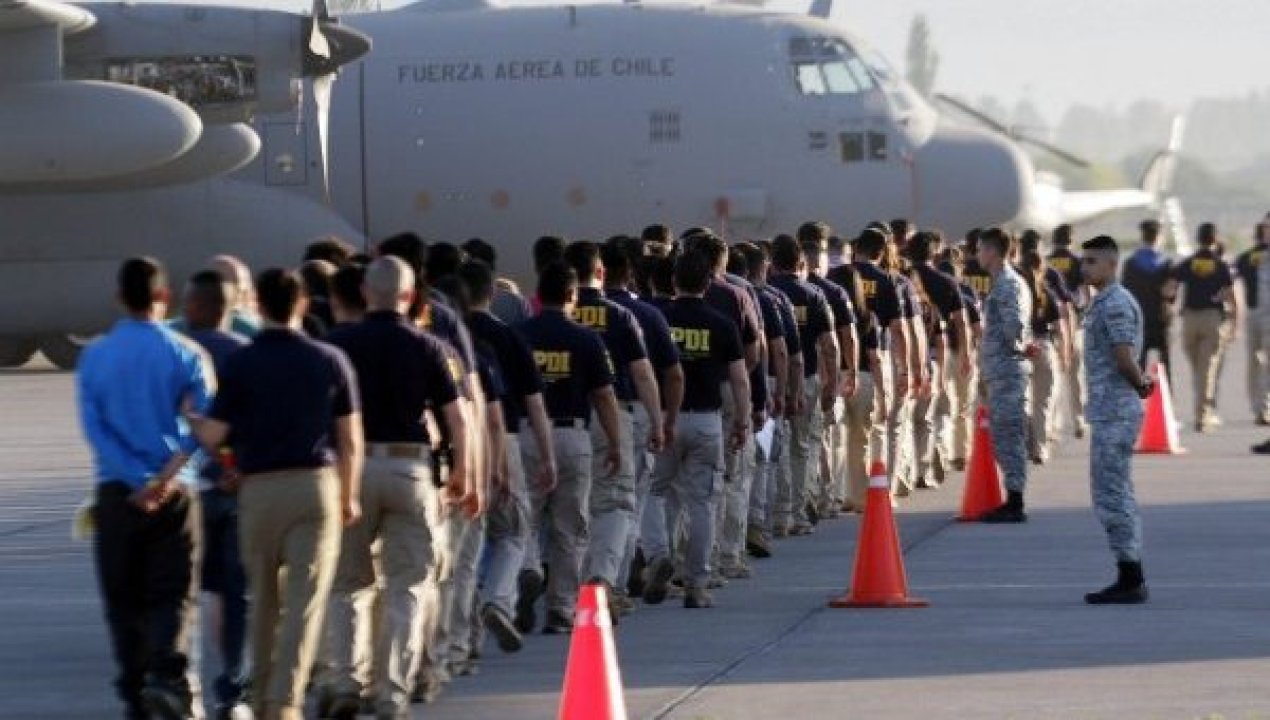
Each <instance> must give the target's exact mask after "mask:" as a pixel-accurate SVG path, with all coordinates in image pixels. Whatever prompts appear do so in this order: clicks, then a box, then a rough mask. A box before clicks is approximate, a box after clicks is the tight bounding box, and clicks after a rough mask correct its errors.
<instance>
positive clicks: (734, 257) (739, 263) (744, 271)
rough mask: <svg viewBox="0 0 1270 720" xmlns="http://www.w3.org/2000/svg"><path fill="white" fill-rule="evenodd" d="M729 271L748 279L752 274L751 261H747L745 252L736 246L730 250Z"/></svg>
mask: <svg viewBox="0 0 1270 720" xmlns="http://www.w3.org/2000/svg"><path fill="white" fill-rule="evenodd" d="M727 270H728V272H730V273H732V274H733V275H739V276H741V277H747V276H748V275H749V274H750V261H749V260H746V259H745V252H744V251H743V250H741V248H739V247H737V246H736V245H733V246H732V247H730V248H728V265H727Z"/></svg>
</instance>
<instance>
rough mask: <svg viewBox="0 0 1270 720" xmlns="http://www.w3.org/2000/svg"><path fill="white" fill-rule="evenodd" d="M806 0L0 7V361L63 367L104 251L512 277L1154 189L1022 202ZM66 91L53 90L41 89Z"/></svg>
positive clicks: (100, 285)
mask: <svg viewBox="0 0 1270 720" xmlns="http://www.w3.org/2000/svg"><path fill="white" fill-rule="evenodd" d="M828 8H829V2H826V1H825V0H819V1H818V2H817V3H816V4H815V5H814V6H813V9H812V14H810V15H805V16H804V15H797V14H789V13H780V12H774V11H771V10H768V9H764V8H763V7H761V6H754V5H740V4H729V3H721V4H711V5H705V6H688V5H652V4H643V3H626V4H622V5H579V6H572V5H571V6H563V7H495V6H493V5H490V4H488V3H487V2H486V1H485V0H424V1H423V2H420V3H417V4H415V5H410V6H407V7H404V8H401V9H398V10H393V11H388V12H380V13H369V14H364V15H356V16H352V17H349V18H345V19H344V21H343V22H342V23H341V24H336V23H334V22H333V21H331V20H330V18H329V17H328V16H327V15H326V14H325V13H324V12H323V11H321V10H320V9H318V10H316V11H315V17H317V18H318V22H316V23H313V22H309V23H307V24H306V22H305V21H304V20H302V19H300V18H299V17H298V16H288V15H284V14H281V13H267V12H261V11H251V10H230V9H225V8H205V7H199V6H158V5H132V4H124V5H95V4H94V5H82V6H72V5H65V4H61V3H57V2H54V1H53V0H0V59H3V60H6V62H3V63H0V105H2V106H3V107H5V109H6V112H7V111H8V109H9V108H11V107H15V102H16V103H17V106H19V107H21V109H22V111H21V113H20V114H21V116H22V117H23V118H25V119H24V120H22V121H21V125H20V127H23V128H25V132H24V134H20V135H18V136H17V137H18V138H19V139H16V140H12V141H10V136H8V135H6V136H4V137H3V139H0V217H4V218H5V228H4V230H3V233H4V235H3V238H0V304H2V305H3V306H4V307H7V308H10V309H11V311H10V312H6V313H4V314H3V315H2V316H0V337H3V340H0V364H4V365H12V364H17V363H21V362H24V361H25V360H26V359H27V358H28V357H29V356H30V355H31V353H32V352H34V350H35V349H36V348H37V347H39V348H42V349H44V351H45V353H46V354H48V355H50V356H51V357H52V358H53V359H54V361H55V362H57V363H58V364H60V365H63V366H66V365H69V364H71V363H73V361H74V357H75V353H76V349H77V346H76V344H75V342H73V340H71V339H68V334H69V333H76V334H84V333H91V332H95V331H99V330H100V329H102V328H103V327H105V326H106V325H107V323H108V322H109V321H110V319H111V318H112V317H113V310H112V308H111V307H110V304H109V303H107V302H105V298H108V297H110V294H111V280H112V277H113V272H114V269H115V267H116V264H117V262H118V261H119V259H120V258H122V257H123V256H126V255H130V254H134V253H141V252H145V253H151V254H155V255H157V256H160V257H162V258H163V259H165V260H167V261H168V262H169V264H170V266H171V268H172V270H173V273H174V275H176V276H178V277H179V276H180V275H182V274H184V273H186V272H189V271H191V270H193V269H195V268H196V266H197V264H198V263H200V262H201V261H202V260H203V259H204V258H206V257H207V256H209V255H211V254H213V253H219V252H229V253H235V254H239V255H241V256H243V257H244V258H245V259H246V260H247V261H248V262H249V263H252V264H253V265H255V266H257V267H258V266H261V265H263V264H267V263H294V262H295V261H296V259H297V258H298V255H299V248H300V247H301V246H302V245H303V244H305V243H306V242H308V241H310V240H312V239H313V238H315V237H316V236H319V235H323V234H329V233H334V234H339V235H343V236H346V237H349V238H355V239H366V240H373V239H375V238H379V237H382V236H384V235H386V234H389V233H394V232H398V231H401V230H404V229H413V230H416V231H418V232H420V233H422V234H423V235H425V236H427V237H432V238H438V239H448V240H455V241H461V240H463V239H466V238H468V237H471V236H482V237H485V238H488V239H489V240H491V241H493V242H495V243H496V244H497V245H498V246H499V248H500V253H501V255H502V257H503V258H504V262H503V265H504V266H503V267H502V268H500V269H502V270H504V271H506V272H510V273H512V274H514V275H520V276H521V277H524V275H525V274H526V271H527V269H528V265H529V263H528V247H529V244H530V241H531V240H532V239H533V238H534V237H536V236H538V235H540V234H544V233H555V234H562V235H568V236H572V237H583V236H585V237H603V236H607V235H609V234H613V233H617V232H632V231H635V230H637V229H638V228H639V227H641V226H643V225H645V224H647V223H650V222H665V223H668V224H670V225H672V226H678V227H684V226H688V225H703V224H705V225H713V226H715V227H716V228H718V229H720V230H722V231H723V232H724V233H726V234H727V235H729V236H731V237H747V236H761V235H770V234H772V233H775V232H778V231H781V230H787V229H789V228H791V227H793V226H795V225H796V224H797V223H799V222H802V221H803V220H806V219H808V218H823V219H825V220H827V221H829V222H830V223H832V224H833V225H835V226H836V227H840V228H843V229H844V230H846V231H852V230H854V229H857V228H859V227H861V226H862V225H864V224H865V223H866V222H868V221H870V220H873V219H876V218H890V217H897V216H904V217H910V218H914V219H915V220H916V221H917V222H918V223H919V224H921V225H924V226H936V227H941V228H943V229H945V230H947V231H950V232H961V231H964V230H966V229H968V228H970V227H972V226H977V225H987V224H994V223H1008V222H1012V221H1013V222H1019V223H1027V224H1033V223H1034V222H1036V223H1044V224H1046V225H1052V224H1054V223H1056V222H1063V221H1067V222H1070V221H1076V220H1080V219H1085V218H1088V217H1092V216H1094V215H1096V214H1099V213H1101V212H1104V211H1107V210H1111V209H1115V208H1119V207H1125V206H1126V201H1128V203H1127V204H1128V206H1141V205H1145V204H1149V203H1152V202H1155V201H1156V200H1157V195H1158V193H1157V192H1155V190H1154V188H1152V187H1144V188H1142V189H1141V190H1140V191H1128V192H1129V193H1132V196H1130V195H1127V194H1125V193H1120V194H1114V193H1113V194H1108V195H1105V196H1102V197H1099V196H1096V195H1086V196H1085V197H1083V198H1082V202H1081V204H1080V206H1079V208H1077V207H1074V206H1073V207H1067V206H1066V205H1064V204H1063V203H1062V199H1063V198H1062V196H1063V193H1061V191H1059V192H1057V193H1055V192H1053V191H1052V188H1051V191H1049V192H1042V193H1038V192H1037V191H1036V188H1037V181H1036V177H1035V173H1034V171H1033V168H1032V165H1031V163H1030V161H1029V160H1028V158H1027V157H1026V156H1025V155H1024V154H1023V152H1022V151H1021V150H1020V148H1019V147H1018V145H1017V144H1016V143H1015V142H1013V141H1012V140H1010V139H1009V138H1007V137H1004V136H1002V135H1000V134H997V133H993V132H988V131H985V130H983V129H979V128H972V127H958V126H955V125H953V124H950V123H947V122H943V121H941V120H940V117H939V115H938V114H937V113H936V112H935V111H934V110H933V109H932V108H931V107H930V106H929V105H928V104H927V103H926V101H925V100H923V99H922V98H921V97H920V96H919V95H918V94H917V93H916V92H915V91H914V90H913V89H912V88H911V87H910V86H909V85H908V84H907V83H906V82H904V80H903V79H902V78H901V77H899V76H898V75H897V74H896V73H895V72H894V71H893V70H892V69H891V68H890V67H889V65H888V64H887V63H886V61H885V60H884V59H883V58H882V57H881V56H880V55H879V54H878V53H876V52H875V51H873V50H872V49H871V48H870V47H869V46H868V44H867V43H866V42H865V41H864V40H863V39H862V38H860V37H857V36H856V35H854V34H853V33H851V32H850V31H849V30H846V29H844V28H842V27H840V26H839V25H837V24H834V23H831V22H829V21H828V20H827V19H826V17H827V16H828ZM363 35H364V36H368V37H369V38H371V39H373V41H374V44H375V48H376V49H375V51H374V52H371V53H370V54H368V55H366V57H365V58H363V59H361V60H360V61H357V58H359V57H360V56H361V54H362V53H364V52H365V51H366V47H367V42H366V40H365V38H364V37H363ZM323 44H329V45H330V46H331V47H332V48H334V50H329V48H328V52H327V53H325V55H324V54H323V53H320V52H316V50H320V49H321V47H320V46H321V45H323ZM63 47H64V50H65V70H64V74H65V76H66V79H60V75H59V68H60V65H61V63H60V62H58V60H59V56H58V53H60V51H61V50H62V48H63ZM37 58H38V59H39V61H40V62H39V63H34V59H37ZM346 63H347V65H346V66H345V67H344V68H343V73H342V76H341V77H340V80H339V81H338V82H337V83H336V84H335V88H334V95H333V97H332V98H330V105H329V117H330V123H329V133H328V132H327V129H328V128H327V122H326V118H327V110H328V105H327V93H328V92H329V77H330V73H332V72H333V71H334V70H335V69H337V68H338V67H339V66H341V65H345V64H346ZM34 65H38V66H39V71H38V72H35V71H32V72H31V74H26V75H24V74H23V73H21V72H16V71H15V70H14V68H15V67H34ZM300 78H310V79H312V81H311V82H310V83H308V85H307V87H310V88H312V90H313V92H311V93H308V95H307V96H306V97H305V99H304V102H301V101H300V92H299V91H298V89H297V88H298V87H299V83H298V82H297V80H298V79H300ZM127 85H131V86H132V87H125V86H127ZM66 86H71V88H76V90H75V92H74V93H70V94H78V95H79V96H77V97H75V98H74V102H65V103H63V104H60V105H59V104H56V103H57V101H56V100H54V99H50V96H46V95H43V94H41V93H43V92H45V90H46V89H48V88H52V89H55V90H58V91H60V92H61V93H62V95H63V96H65V95H67V94H68V88H67V87H66ZM80 88H82V89H80ZM94 93H96V94H97V95H100V96H101V97H100V98H99V97H97V95H94ZM59 97H60V96H59ZM10 98H13V99H12V100H11V99H10ZM105 99H109V100H110V101H111V102H113V103H115V105H113V106H111V107H110V109H107V106H106V105H105V104H104V103H105ZM248 121H250V124H248ZM8 122H9V121H8V118H7V117H6V118H4V119H0V130H3V129H5V128H7V127H9V125H8ZM200 123H201V132H200ZM328 136H329V145H330V152H329V156H328V154H327V152H326V147H327V139H328ZM328 161H329V165H328ZM328 167H329V172H328ZM231 173H232V174H231ZM1158 174H1159V173H1156V175H1158ZM1152 182H1154V181H1152ZM73 337H74V336H72V338H73Z"/></svg>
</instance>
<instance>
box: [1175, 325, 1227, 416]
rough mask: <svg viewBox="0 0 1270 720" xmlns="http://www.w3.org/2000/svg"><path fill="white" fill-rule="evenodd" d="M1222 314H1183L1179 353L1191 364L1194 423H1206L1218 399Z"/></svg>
mask: <svg viewBox="0 0 1270 720" xmlns="http://www.w3.org/2000/svg"><path fill="white" fill-rule="evenodd" d="M1221 349H1222V313H1221V311H1220V310H1185V311H1183V312H1182V350H1183V352H1185V353H1186V359H1187V360H1188V361H1190V364H1191V373H1192V378H1193V384H1194V388H1195V396H1194V398H1195V400H1194V402H1195V422H1196V423H1204V422H1206V421H1207V420H1208V419H1209V417H1210V416H1211V413H1212V407H1213V403H1214V402H1215V401H1216V398H1217V375H1218V370H1219V368H1220V366H1221V360H1220V357H1219V355H1220V353H1221Z"/></svg>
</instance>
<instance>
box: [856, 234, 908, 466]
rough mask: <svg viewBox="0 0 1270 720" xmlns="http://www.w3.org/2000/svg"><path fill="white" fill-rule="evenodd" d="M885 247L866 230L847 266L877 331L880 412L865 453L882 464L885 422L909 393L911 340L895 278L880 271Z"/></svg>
mask: <svg viewBox="0 0 1270 720" xmlns="http://www.w3.org/2000/svg"><path fill="white" fill-rule="evenodd" d="M886 245H887V238H886V235H884V234H883V233H882V232H881V231H879V230H875V229H871V228H870V229H866V230H865V231H864V232H862V233H861V234H860V237H859V238H857V239H856V241H855V248H854V256H853V261H852V263H851V267H852V268H854V269H855V271H856V273H857V274H858V275H859V278H860V286H861V290H862V291H863V294H864V302H865V305H866V306H867V307H868V309H869V312H871V313H873V320H874V322H876V323H877V331H878V361H879V364H880V365H881V368H880V375H881V377H882V378H883V381H882V384H881V387H880V388H878V387H875V388H874V392H875V393H878V394H880V397H879V398H878V403H879V405H878V407H879V409H880V410H882V412H881V413H880V414H877V415H874V422H873V429H872V431H871V434H870V437H869V448H870V449H869V453H870V454H871V455H872V456H873V459H875V460H884V459H887V458H889V457H892V456H893V455H894V454H895V452H894V449H893V448H892V447H890V445H891V443H890V433H889V428H890V420H889V418H890V417H891V416H892V415H893V412H894V408H895V406H896V404H898V403H902V402H904V398H905V397H906V396H907V395H908V394H909V392H910V390H912V389H913V388H912V382H911V381H912V378H911V377H910V375H911V373H910V369H909V365H908V360H907V358H908V357H909V350H908V348H909V345H910V344H912V342H913V338H912V337H911V335H910V334H909V331H910V324H909V323H908V322H906V321H905V316H904V310H903V307H902V306H901V304H900V291H899V287H898V285H897V284H896V280H895V276H894V275H892V274H891V273H888V272H887V271H885V270H883V269H882V267H881V263H882V257H883V255H885V253H886ZM875 377H876V375H875ZM887 469H888V470H890V469H891V468H889V467H888V468H887Z"/></svg>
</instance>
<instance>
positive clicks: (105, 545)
mask: <svg viewBox="0 0 1270 720" xmlns="http://www.w3.org/2000/svg"><path fill="white" fill-rule="evenodd" d="M118 287H119V300H120V302H121V303H122V304H123V306H124V309H125V310H126V311H127V313H128V317H127V318H126V319H124V320H121V321H120V322H119V323H118V324H116V325H115V327H114V329H112V330H111V331H110V333H109V334H107V335H106V336H105V337H103V338H102V339H101V340H99V341H97V342H96V343H94V344H93V345H91V346H89V348H88V349H87V350H85V351H84V355H83V357H82V358H81V359H80V363H79V377H78V379H77V383H78V391H79V412H80V421H81V422H82V423H83V429H84V435H85V436H86V437H87V439H88V442H89V444H90V445H91V446H92V452H93V461H94V465H95V467H96V476H97V493H96V505H95V513H96V523H97V535H96V538H95V545H94V552H95V557H96V563H97V574H98V579H99V581H100V584H101V592H102V604H103V605H104V606H105V612H106V621H107V623H108V624H109V626H110V634H111V641H112V643H113V645H114V651H115V660H116V662H117V663H118V665H119V670H120V673H119V678H118V680H117V681H116V688H117V689H118V692H119V697H120V698H121V699H122V700H123V702H124V704H125V705H126V706H127V717H129V718H138V719H139V718H148V717H153V716H158V717H161V718H185V717H192V716H193V715H192V707H191V706H192V701H193V698H192V692H191V685H190V682H189V679H188V677H189V675H190V674H192V668H191V667H190V661H189V657H190V637H191V632H192V630H193V623H194V622H195V619H196V607H197V603H196V599H197V589H198V584H197V578H196V577H195V572H194V570H195V568H196V567H197V565H198V558H199V552H200V545H201V541H202V539H201V537H200V532H199V511H198V502H197V500H198V496H197V495H196V494H195V492H194V491H193V489H192V488H191V487H190V485H192V484H193V483H194V482H195V480H196V478H197V473H196V468H195V467H194V466H193V465H191V464H189V463H188V462H187V461H188V460H189V458H190V456H191V455H193V454H194V452H195V451H196V450H197V447H198V446H197V442H196V441H195V439H194V437H193V435H192V434H191V433H190V429H189V427H188V426H187V425H186V423H185V422H184V420H182V418H181V413H182V408H183V407H188V408H191V409H193V410H195V411H199V412H201V411H202V410H204V409H205V408H206V407H207V406H208V404H209V403H210V402H211V397H212V392H213V390H214V385H215V379H214V376H213V373H212V369H211V366H210V364H209V363H208V362H207V358H206V356H205V355H204V354H203V353H202V352H201V351H199V349H198V348H197V346H195V345H194V343H192V342H190V341H188V340H186V339H184V338H182V337H180V336H179V335H177V334H176V333H174V332H172V331H170V330H168V329H167V328H165V327H163V325H162V324H161V323H160V319H161V318H162V317H163V315H164V313H165V311H166V306H167V304H168V299H169V290H168V283H167V275H166V273H165V271H164V269H163V266H162V265H160V264H159V263H158V261H156V260H152V259H150V258H132V259H130V260H127V261H126V262H124V264H123V266H122V267H121V268H120V271H119V276H118Z"/></svg>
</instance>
